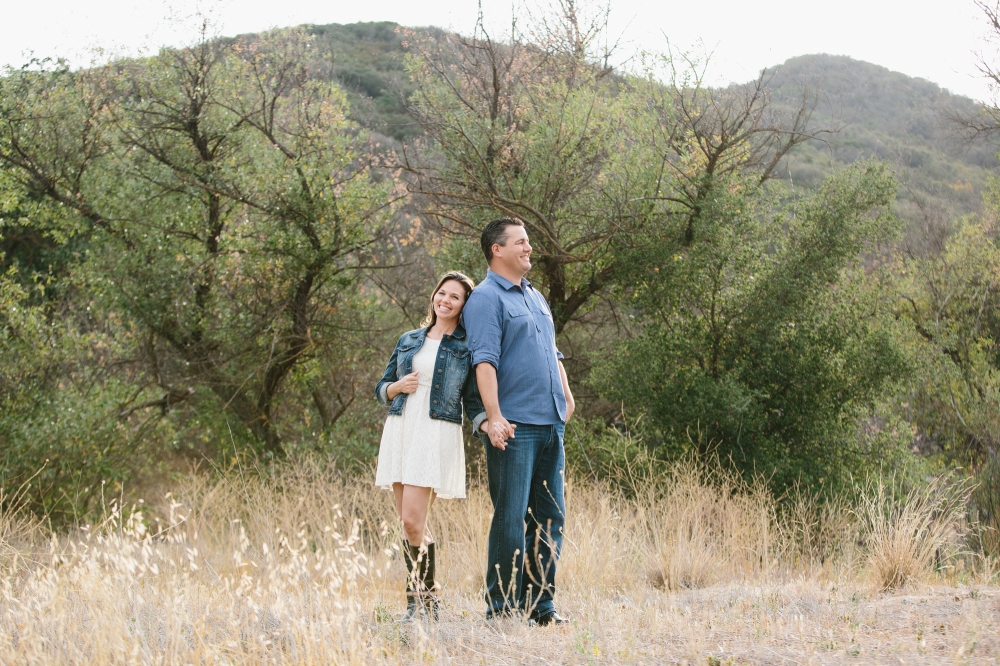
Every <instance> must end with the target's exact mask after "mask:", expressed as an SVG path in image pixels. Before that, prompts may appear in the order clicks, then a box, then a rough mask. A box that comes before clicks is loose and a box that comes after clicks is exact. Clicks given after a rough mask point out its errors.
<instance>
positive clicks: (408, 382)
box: [385, 372, 420, 399]
mask: <svg viewBox="0 0 1000 666" xmlns="http://www.w3.org/2000/svg"><path fill="white" fill-rule="evenodd" d="M419 385H420V384H419V382H418V381H417V373H416V372H411V373H410V374H408V375H406V376H404V377H403V378H402V379H400V380H398V381H395V382H393V383H392V384H389V388H388V389H387V390H386V392H385V393H386V395H387V396H389V398H390V399H391V398H394V397H396V396H397V395H399V394H400V393H405V394H407V395H409V394H411V393H413V392H414V391H416V390H417V386H419Z"/></svg>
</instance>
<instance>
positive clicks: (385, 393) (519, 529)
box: [375, 217, 574, 625]
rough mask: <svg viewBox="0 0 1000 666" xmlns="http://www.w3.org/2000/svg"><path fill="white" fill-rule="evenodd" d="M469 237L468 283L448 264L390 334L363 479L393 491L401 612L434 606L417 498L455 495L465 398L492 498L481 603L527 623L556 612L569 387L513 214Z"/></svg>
mask: <svg viewBox="0 0 1000 666" xmlns="http://www.w3.org/2000/svg"><path fill="white" fill-rule="evenodd" d="M480 245H481V246H482V250H483V255H484V256H485V257H486V261H487V263H488V264H489V270H488V271H487V273H486V279H485V280H483V282H482V283H480V285H479V286H478V287H476V286H475V285H474V284H473V282H472V280H471V279H469V278H468V277H466V276H465V275H463V274H462V273H459V272H457V271H456V272H451V273H447V274H446V275H444V276H443V277H442V278H441V280H440V281H439V282H438V285H437V287H436V288H435V290H434V293H433V295H432V296H431V307H430V312H429V314H428V316H427V318H426V319H425V320H424V321H423V324H424V328H419V329H417V330H415V331H410V332H408V333H404V334H403V335H402V336H401V337H400V338H399V342H397V343H396V348H395V349H394V350H393V352H392V357H391V358H390V359H389V364H388V365H387V366H386V369H385V374H384V375H383V376H382V379H381V380H380V381H379V382H378V384H377V385H376V386H375V396H376V398H378V400H379V402H381V403H382V404H383V405H386V406H388V407H389V416H388V418H387V419H386V423H385V429H384V431H383V433H382V442H381V446H380V449H379V457H378V468H377V470H376V473H375V484H376V485H377V486H380V487H383V488H386V489H391V490H392V491H393V493H394V495H395V499H396V510H397V512H398V513H399V516H400V518H401V519H402V521H403V530H404V533H405V543H404V544H403V555H404V558H405V562H406V567H407V572H408V575H407V585H406V600H407V604H406V613H405V614H404V616H403V620H404V621H412V620H413V619H415V618H417V617H420V616H424V617H430V618H432V619H437V610H438V602H437V597H436V595H435V591H436V584H435V581H434V560H435V549H434V546H435V544H434V541H433V539H432V538H431V537H430V535H429V534H428V533H427V531H426V524H427V511H428V509H429V508H430V505H431V503H432V502H433V500H434V498H435V496H436V497H440V498H442V499H451V498H456V499H459V498H464V497H465V449H464V444H463V436H462V411H463V409H464V411H465V414H466V416H467V417H468V418H469V420H470V421H472V425H473V428H474V431H475V432H476V434H477V435H478V436H479V438H480V439H481V440H482V441H483V444H484V445H485V448H486V469H487V476H488V479H489V490H490V499H491V500H492V502H493V521H492V523H491V525H490V535H489V563H488V566H487V569H486V603H487V610H486V617H487V618H492V617H500V616H506V615H514V614H522V613H524V614H527V615H528V618H529V620H530V621H533V622H536V623H537V624H539V625H548V624H562V623H564V622H566V621H567V620H566V619H565V618H562V617H560V616H559V614H558V613H556V610H555V606H554V605H553V601H552V595H553V592H554V590H555V574H556V559H557V558H558V555H559V549H560V547H561V545H562V528H563V523H564V519H565V512H566V506H565V502H564V499H563V481H564V479H563V471H564V467H565V453H564V449H563V429H564V426H565V423H566V420H567V419H568V418H569V417H570V415H571V414H572V413H573V408H574V404H573V396H572V394H571V393H570V390H569V383H568V381H567V379H566V371H565V369H564V368H563V365H562V361H561V359H562V354H560V353H559V350H558V349H557V348H556V339H555V327H554V325H553V322H552V314H551V312H550V311H549V307H548V304H547V303H546V302H545V298H544V297H543V296H542V295H541V294H540V293H538V292H537V291H536V290H535V289H534V288H533V287H532V286H531V283H530V282H528V281H527V280H525V279H524V276H525V274H526V273H527V272H528V270H529V269H530V268H531V245H530V244H529V242H528V234H527V232H526V231H525V229H524V223H523V222H521V220H518V219H517V218H513V217H502V218H499V219H496V220H493V221H492V222H490V223H489V224H487V225H486V227H485V228H484V229H483V232H482V236H481V238H480Z"/></svg>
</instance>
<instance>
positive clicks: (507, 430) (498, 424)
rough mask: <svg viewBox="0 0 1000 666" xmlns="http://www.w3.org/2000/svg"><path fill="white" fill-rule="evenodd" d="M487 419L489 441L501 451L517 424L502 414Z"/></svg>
mask: <svg viewBox="0 0 1000 666" xmlns="http://www.w3.org/2000/svg"><path fill="white" fill-rule="evenodd" d="M488 420H489V424H490V425H489V431H488V432H489V436H490V443H491V444H492V445H493V446H495V447H497V448H498V449H500V450H501V451H503V450H504V449H506V448H507V440H508V439H513V438H514V430H515V429H516V428H517V426H516V425H514V424H513V423H511V422H510V421H508V420H507V419H505V418H504V417H502V416H497V417H496V418H495V419H488Z"/></svg>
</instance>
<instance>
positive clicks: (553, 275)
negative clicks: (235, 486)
mask: <svg viewBox="0 0 1000 666" xmlns="http://www.w3.org/2000/svg"><path fill="white" fill-rule="evenodd" d="M550 19H551V20H547V22H542V23H538V24H537V25H536V26H535V27H534V28H532V30H531V31H529V32H525V33H519V34H516V35H513V36H511V37H510V38H509V39H505V40H501V41H497V40H494V39H492V38H490V37H489V36H486V35H484V34H482V33H481V32H477V33H476V34H474V35H472V36H468V37H462V36H459V35H454V34H450V33H447V32H444V31H441V30H438V29H435V28H413V29H410V28H403V27H400V26H397V25H395V24H392V23H369V24H354V25H338V24H331V25H325V26H320V25H309V26H302V27H300V28H290V29H282V30H275V31H272V32H269V33H265V34H261V35H241V36H237V37H233V38H226V39H217V40H210V41H202V42H198V43H196V44H193V45H192V46H191V47H189V48H184V49H164V50H163V51H161V52H160V53H159V54H157V55H156V56H153V57H150V58H141V59H127V60H118V61H113V62H110V63H107V64H106V65H102V66H96V67H93V68H91V69H85V70H72V69H70V68H68V67H65V66H63V65H62V64H60V63H54V62H42V63H35V64H33V65H31V66H28V67H25V68H23V69H19V70H8V71H7V72H5V75H4V76H3V77H2V79H0V192H2V199H0V203H2V210H0V215H2V227H0V251H2V252H3V258H2V261H3V267H4V275H3V283H2V290H0V299H2V304H3V306H4V310H3V315H2V316H3V320H2V330H3V339H2V340H3V342H2V346H0V354H2V357H0V400H2V412H0V442H2V443H3V445H4V447H3V450H4V453H3V456H4V457H3V459H2V465H3V466H2V468H0V485H2V486H3V487H5V488H22V489H23V492H21V493H19V494H16V495H12V494H10V493H8V495H7V497H13V496H17V497H19V498H20V500H21V501H23V502H24V503H25V504H26V505H28V506H29V507H30V509H31V510H32V511H33V512H34V513H35V514H37V515H40V516H45V517H46V518H47V519H49V520H52V521H53V523H55V524H61V523H68V522H72V521H75V520H77V519H78V517H79V516H81V515H88V512H92V511H96V510H99V508H100V507H101V506H102V502H103V500H102V499H101V498H102V492H103V491H104V489H105V488H106V487H107V488H111V489H113V490H114V491H116V492H120V491H121V489H122V487H129V488H132V487H133V485H136V486H138V487H140V488H150V487H152V486H150V484H152V483H154V482H158V481H161V480H162V479H164V478H169V476H168V475H169V474H170V473H176V472H177V471H178V470H180V469H183V468H185V467H186V466H187V465H190V464H201V465H204V464H211V465H223V466H224V465H228V464H232V463H233V462H238V461H241V460H244V459H259V460H263V461H264V462H266V463H267V464H272V463H276V462H279V461H281V460H282V459H284V458H286V457H287V456H289V455H293V454H295V455H297V454H299V453H302V452H304V451H306V452H319V453H322V454H324V455H326V456H328V457H329V458H330V459H331V461H333V462H334V464H336V465H338V466H340V467H341V468H344V469H359V468H360V469H363V468H365V466H366V465H368V464H369V463H370V462H371V460H372V459H373V458H374V456H375V454H376V443H377V441H378V428H379V425H380V423H381V419H382V417H383V415H382V413H381V411H380V410H379V409H378V408H377V406H376V405H375V403H374V401H373V400H370V399H369V396H368V394H369V392H370V387H371V385H372V383H373V378H374V377H376V376H377V373H378V371H379V370H380V368H381V365H382V363H383V362H384V357H385V355H386V354H387V353H388V351H389V350H390V349H391V346H392V343H393V341H394V340H395V339H396V337H397V336H398V335H399V333H400V332H401V331H402V330H405V329H407V328H412V327H415V326H416V325H417V323H418V322H419V320H420V318H421V316H422V313H423V312H424V311H425V308H426V297H427V295H426V290H427V289H428V286H429V285H430V284H432V283H433V278H434V275H436V274H438V273H440V272H442V271H443V270H445V269H446V268H449V269H450V268H460V269H462V270H465V271H466V272H468V273H469V274H470V275H473V276H474V277H477V278H478V277H480V276H481V275H482V274H483V270H484V268H485V267H484V265H483V261H482V258H481V255H479V253H478V250H477V249H476V243H475V237H476V235H477V233H478V230H479V229H480V228H481V227H482V225H483V224H484V223H485V222H486V221H487V220H489V219H492V218H493V217H495V216H496V215H497V214H498V212H500V213H506V214H512V215H518V216H520V217H522V218H524V219H525V221H526V224H527V228H528V231H529V233H530V234H531V237H532V241H533V244H534V247H535V250H534V260H535V265H534V268H533V270H532V273H531V279H532V281H533V283H534V284H535V285H536V286H537V287H538V288H539V289H540V290H541V291H542V292H543V293H544V294H545V295H546V297H547V299H548V301H549V303H550V305H551V307H552V312H553V319H554V324H555V327H556V330H557V333H558V335H559V344H560V348H561V349H562V350H563V351H564V353H565V354H566V365H567V370H568V372H569V374H570V377H571V381H572V382H573V384H574V387H575V388H576V390H577V394H578V396H579V398H580V412H579V414H580V419H579V423H577V424H574V425H573V428H574V433H575V435H574V436H575V441H573V442H570V449H571V455H570V460H569V463H570V465H571V466H574V468H575V469H577V470H578V471H583V470H585V471H587V473H588V474H589V475H590V476H591V478H593V479H595V480H599V481H601V482H604V481H606V480H607V474H606V473H605V472H604V471H602V470H607V469H611V468H612V467H613V466H614V465H615V464H619V463H622V462H623V461H625V462H627V461H628V460H630V459H631V457H633V456H635V455H638V454H640V453H642V454H646V453H649V454H652V455H654V457H656V458H657V459H658V460H660V461H661V462H662V463H664V464H666V463H669V462H671V461H674V460H677V459H678V458H679V457H683V456H686V455H691V454H694V455H696V456H697V457H699V459H705V460H708V459H716V460H718V461H721V462H722V463H723V464H724V465H728V466H729V467H730V468H731V469H732V470H735V471H737V472H739V473H740V474H742V475H743V476H744V477H745V478H747V479H753V478H755V477H756V475H758V474H764V476H765V477H766V478H767V479H768V480H769V483H770V484H771V487H772V490H773V491H774V492H775V493H776V494H778V495H779V496H780V495H781V494H783V493H784V492H786V491H789V490H790V489H791V488H793V487H795V486H796V485H797V484H805V485H807V486H809V487H811V488H813V489H816V490H817V491H818V492H824V493H825V492H830V493H835V492H840V491H841V490H843V489H844V488H845V487H847V486H849V484H850V482H851V479H856V478H858V477H859V476H863V475H865V474H867V473H870V472H872V471H873V470H883V471H885V473H887V474H888V473H891V474H896V475H898V476H899V478H900V479H904V480H905V481H906V483H912V484H915V485H920V484H921V483H922V482H923V481H922V479H925V478H926V477H927V476H928V475H930V474H933V473H936V472H939V471H942V470H943V469H945V468H947V467H949V466H956V465H957V466H961V467H962V468H963V469H964V470H965V473H971V474H974V475H976V477H977V478H978V479H980V480H981V481H983V485H982V487H983V488H987V489H988V488H992V487H993V486H992V485H991V484H993V483H994V482H995V479H997V478H1000V472H998V470H1000V466H998V463H997V454H996V451H997V442H998V441H1000V435H998V433H1000V430H998V422H997V419H998V418H1000V417H998V416H997V414H998V411H1000V410H998V409H997V405H998V399H997V396H998V395H1000V393H998V387H1000V380H998V376H1000V375H998V372H1000V345H998V337H1000V315H998V314H997V312H998V307H997V306H998V304H1000V288H998V285H997V282H996V280H995V275H996V273H997V266H998V264H1000V251H998V247H997V229H996V216H997V212H998V210H1000V196H998V194H997V190H996V188H995V187H994V186H992V185H991V175H992V173H993V172H995V171H996V168H997V166H1000V165H998V161H997V157H996V155H995V150H994V148H993V147H991V146H989V145H987V144H985V143H978V144H967V143H962V142H961V141H960V140H959V139H958V135H957V133H956V132H955V131H954V130H953V125H952V124H950V123H949V122H948V120H947V119H948V118H949V117H952V116H956V115H969V114H975V113H977V112H978V107H976V106H975V104H973V103H972V102H971V101H970V100H967V99H965V98H961V97H957V96H954V95H950V94H948V93H947V92H945V91H943V90H941V89H940V88H939V87H937V86H935V85H934V84H932V83H929V82H926V81H922V80H918V79H912V78H910V77H906V76H904V75H901V74H897V73H893V72H889V71H888V70H886V69H884V68H881V67H877V66H874V65H870V64H867V63H862V62H857V61H854V60H851V59H849V58H843V57H834V56H826V55H812V56H802V57H799V58H794V59H792V60H789V61H788V62H787V63H784V64H783V65H781V66H780V67H777V68H775V69H774V70H769V71H765V72H764V73H763V74H762V76H761V78H760V79H759V80H758V81H755V82H748V83H746V84H738V85H737V84H734V85H732V86H729V87H726V88H717V89H713V88H707V87H704V86H702V85H701V83H700V81H699V80H698V76H697V72H696V71H694V70H691V71H687V70H685V69H683V68H680V69H678V68H676V67H674V66H675V65H677V63H673V62H669V61H668V59H667V58H666V57H665V56H656V55H655V54H652V55H650V57H649V58H648V59H647V60H646V61H645V62H646V63H647V64H646V65H644V66H643V67H638V66H637V67H636V68H634V69H633V70H628V71H622V70H616V69H614V68H612V67H609V66H607V62H608V61H607V60H606V57H607V54H604V53H602V52H601V51H600V49H599V48H598V45H599V44H600V40H599V39H597V37H596V35H599V34H600V31H599V30H597V29H596V28H595V30H597V31H596V32H595V31H594V30H591V29H590V28H587V29H583V27H582V26H581V24H580V23H579V21H581V20H583V19H581V18H580V17H579V16H577V15H575V14H573V13H572V12H569V13H566V12H563V13H561V14H560V12H559V10H558V8H557V9H556V10H555V13H554V14H552V16H551V17H550ZM595 25H596V24H595ZM528 34H530V35H531V38H530V39H529V38H528V37H526V36H525V35H528ZM670 72H673V74H670ZM623 432H628V433H629V434H630V438H629V439H628V440H627V441H628V442H629V443H628V444H627V445H623V444H622V440H620V439H619V437H618V435H619V434H620V433H623ZM478 455H479V454H478V451H477V448H476V446H475V445H474V444H470V447H469V456H470V460H471V461H472V462H473V464H474V465H475V464H478ZM995 496H996V493H993V492H991V491H989V490H984V491H982V492H980V493H979V494H978V495H976V496H975V499H974V507H973V508H972V511H973V514H974V517H977V519H982V520H983V521H985V524H989V525H993V526H994V527H995V523H996V521H997V519H998V513H997V511H996V504H995V500H994V499H993V498H994V497H995ZM5 501H7V502H8V503H9V502H10V501H12V500H10V499H8V500H5ZM970 506H972V505H970ZM992 529H993V527H991V528H990V530H992ZM990 530H986V531H985V532H983V533H982V534H981V535H980V536H981V540H982V541H983V543H986V544H993V545H990V546H989V547H991V548H992V547H994V546H995V544H996V537H995V533H994V532H992V531H990Z"/></svg>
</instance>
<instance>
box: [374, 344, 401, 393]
mask: <svg viewBox="0 0 1000 666" xmlns="http://www.w3.org/2000/svg"><path fill="white" fill-rule="evenodd" d="M398 356H399V342H397V343H396V345H395V346H394V347H393V348H392V356H390V357H389V364H388V365H386V366H385V372H383V373H382V379H380V380H378V383H377V384H375V399H376V400H378V401H379V403H381V404H382V405H384V406H386V407H388V406H389V403H390V402H392V399H393V398H395V397H396V396H397V395H398V394H399V391H398V390H396V391H394V392H393V393H392V394H391V395H390V394H389V389H391V388H393V387H394V386H395V384H396V364H397V363H398Z"/></svg>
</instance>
